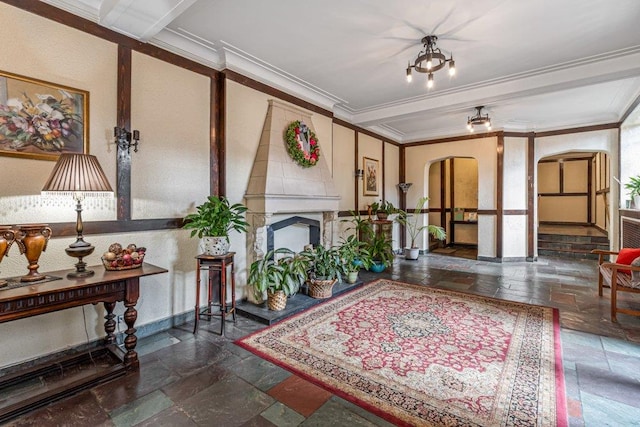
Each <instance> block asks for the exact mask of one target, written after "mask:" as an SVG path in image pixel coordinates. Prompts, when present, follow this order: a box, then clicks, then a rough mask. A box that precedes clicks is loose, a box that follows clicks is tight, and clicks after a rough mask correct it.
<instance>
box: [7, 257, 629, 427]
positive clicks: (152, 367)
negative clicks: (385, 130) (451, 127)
mask: <svg viewBox="0 0 640 427" xmlns="http://www.w3.org/2000/svg"><path fill="white" fill-rule="evenodd" d="M362 274H363V276H364V277H363V278H364V279H365V280H367V279H375V278H382V277H386V278H392V279H394V280H402V281H406V282H412V283H421V284H424V285H427V286H436V287H441V288H447V289H453V290H458V291H462V292H469V293H474V294H480V295H485V296H493V297H496V298H502V299H508V300H515V301H521V302H527V303H533V304H543V305H549V306H553V307H557V308H558V309H560V313H561V323H562V345H563V363H564V372H565V381H566V390H567V402H568V405H567V406H568V413H569V416H570V417H569V422H570V425H571V426H598V427H599V426H632V425H640V369H638V368H639V367H640V344H639V343H640V318H637V317H631V316H626V315H620V316H619V317H618V320H619V323H618V324H615V323H612V322H611V321H610V320H609V314H608V313H609V298H608V295H607V294H606V293H605V296H604V297H603V298H598V296H597V289H596V286H597V278H596V263H595V262H594V261H579V260H566V259H552V258H541V259H540V260H539V261H538V262H536V263H524V262H522V263H520V262H518V263H504V264H496V263H488V262H480V261H474V260H469V259H464V258H456V257H447V256H443V255H436V254H429V255H426V256H422V257H421V258H420V259H419V260H418V261H405V260H402V259H398V260H397V261H396V263H395V264H394V266H393V268H391V269H388V271H387V272H385V273H382V274H378V275H373V274H371V273H362ZM622 303H624V304H630V305H633V306H636V307H640V298H638V295H629V296H627V295H625V296H624V297H623V301H622ZM200 324H201V327H200V330H199V332H198V334H197V335H193V334H192V333H191V330H192V324H191V325H190V324H185V325H181V326H178V327H174V328H173V329H170V330H168V331H164V332H160V333H157V334H155V335H152V336H149V337H146V338H144V339H141V340H140V341H139V343H138V351H139V354H140V359H141V368H140V372H139V373H138V374H133V375H129V376H127V377H124V378H119V379H116V380H113V381H111V382H109V383H106V384H102V385H99V386H97V387H94V388H92V389H90V390H86V391H83V392H81V393H79V394H77V395H75V396H73V397H70V398H67V399H65V400H62V401H60V402H57V403H54V404H51V405H49V406H47V407H45V408H42V409H39V410H37V411H34V412H32V413H29V414H27V415H24V416H22V417H20V418H17V419H15V420H13V421H12V422H11V423H10V425H12V426H23V425H37V426H53V425H65V426H97V425H100V426H133V425H139V426H194V425H203V426H218V425H220V426H222V425H224V426H274V425H275V426H297V425H304V426H328V425H331V426H333V427H339V426H349V427H351V426H387V425H389V424H388V423H387V422H385V421H384V420H382V419H380V418H378V417H376V416H375V415H373V414H371V413H369V412H367V411H365V410H364V409H362V408H360V407H358V406H356V405H353V404H351V403H349V402H347V401H345V400H343V399H341V398H339V397H337V396H335V395H332V394H330V393H328V392H326V391H325V390H323V389H321V388H319V387H316V386H314V385H313V384H310V383H308V382H307V381H305V380H303V379H301V378H299V377H297V376H294V375H292V374H290V373H289V372H287V371H285V370H284V369H282V368H280V367H278V366H276V365H274V364H272V363H269V362H266V361H264V360H262V359H260V358H259V357H257V356H255V355H253V354H251V353H249V352H247V351H245V350H243V349H241V348H239V347H237V346H235V345H234V344H233V341H234V340H235V339H237V338H240V337H242V336H244V335H246V334H248V333H250V332H252V331H255V330H258V329H261V328H263V327H264V326H263V325H261V324H258V323H256V322H254V321H251V320H249V319H246V318H243V317H239V318H238V322H237V324H236V325H233V324H232V323H229V324H228V325H227V326H228V327H227V330H226V337H221V336H219V335H217V331H219V328H220V325H219V323H217V321H216V320H214V321H212V322H206V321H203V322H201V323H200Z"/></svg>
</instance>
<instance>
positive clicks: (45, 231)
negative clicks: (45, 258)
mask: <svg viewBox="0 0 640 427" xmlns="http://www.w3.org/2000/svg"><path fill="white" fill-rule="evenodd" d="M16 228H17V229H18V232H17V233H16V243H17V244H18V247H19V248H20V253H21V254H24V255H25V256H26V257H27V261H28V262H29V267H28V268H29V273H28V274H27V275H25V276H22V277H21V278H20V281H21V282H35V281H38V280H42V279H44V277H45V275H44V274H40V273H38V267H40V266H39V265H38V260H39V259H40V255H41V254H42V252H44V251H45V250H46V249H47V243H48V242H49V238H50V237H51V229H50V228H49V226H48V225H47V224H23V225H16Z"/></svg>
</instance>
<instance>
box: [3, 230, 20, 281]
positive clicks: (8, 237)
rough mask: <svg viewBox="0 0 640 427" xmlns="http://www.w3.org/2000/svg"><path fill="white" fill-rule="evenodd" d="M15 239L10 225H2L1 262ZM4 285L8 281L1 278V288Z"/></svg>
mask: <svg viewBox="0 0 640 427" xmlns="http://www.w3.org/2000/svg"><path fill="white" fill-rule="evenodd" d="M15 239H16V236H15V233H14V231H13V230H12V229H11V226H10V225H0V262H2V258H4V256H5V255H6V254H7V252H9V248H10V247H11V244H12V243H13V242H14V240H15ZM3 286H7V281H6V280H2V279H0V288H2V287H3Z"/></svg>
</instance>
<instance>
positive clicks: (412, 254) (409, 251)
mask: <svg viewBox="0 0 640 427" xmlns="http://www.w3.org/2000/svg"><path fill="white" fill-rule="evenodd" d="M419 256H420V248H404V259H411V260H416V259H418V257H419Z"/></svg>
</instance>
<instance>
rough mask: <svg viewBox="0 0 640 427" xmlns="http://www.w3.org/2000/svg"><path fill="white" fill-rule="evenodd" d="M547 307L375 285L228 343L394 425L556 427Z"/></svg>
mask: <svg viewBox="0 0 640 427" xmlns="http://www.w3.org/2000/svg"><path fill="white" fill-rule="evenodd" d="M559 333H560V332H559V324H558V312H557V310H555V309H553V308H549V307H541V306H535V305H529V304H522V303H516V302H509V301H502V300H497V299H492V298H487V297H481V296H475V295H469V294H463V293H459V292H452V291H446V290H441V289H433V288H428V287H425V286H418V285H411V284H407V283H401V282H395V281H389V280H378V281H375V282H372V283H370V284H368V285H365V286H363V287H361V288H359V289H356V290H354V291H351V292H349V293H347V294H344V295H341V296H339V297H337V298H335V299H333V300H330V301H327V302H326V303H323V304H320V305H318V306H315V307H313V308H311V309H309V310H307V311H304V312H302V313H300V314H298V315H296V316H293V317H291V318H289V319H287V320H284V321H282V322H280V323H277V324H275V325H273V326H271V327H268V328H266V329H264V330H262V331H259V332H256V333H254V334H252V335H249V336H247V337H245V338H242V339H240V340H238V341H237V342H236V343H237V344H238V345H240V346H242V347H243V348H245V349H247V350H250V351H252V352H253V353H255V354H257V355H258V356H260V357H262V358H264V359H267V360H269V361H271V362H273V363H275V364H277V365H279V366H282V367H284V368H285V369H288V370H290V371H292V372H294V373H296V374H298V375H300V376H301V377H303V378H305V379H307V380H309V381H311V382H314V383H315V384H318V385H320V386H322V387H324V388H326V389H327V390H329V391H330V392H332V393H334V394H336V395H338V396H340V397H342V398H345V399H347V400H349V401H351V402H353V403H356V404H358V405H360V406H362V407H364V408H365V409H367V410H369V411H371V412H373V413H375V414H377V415H379V416H381V417H382V418H384V419H386V420H388V421H390V422H392V423H394V424H396V425H406V426H408V425H416V426H417V425H419V426H425V425H433V426H566V425H567V416H566V404H565V394H564V377H563V373H562V359H561V350H560V336H559Z"/></svg>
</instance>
